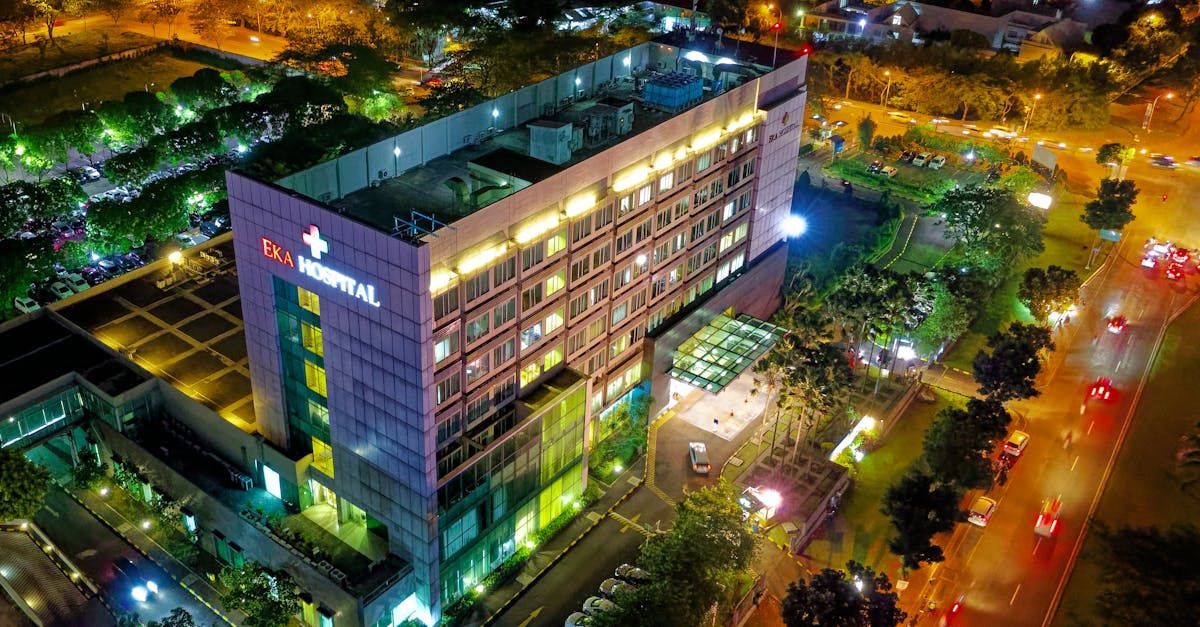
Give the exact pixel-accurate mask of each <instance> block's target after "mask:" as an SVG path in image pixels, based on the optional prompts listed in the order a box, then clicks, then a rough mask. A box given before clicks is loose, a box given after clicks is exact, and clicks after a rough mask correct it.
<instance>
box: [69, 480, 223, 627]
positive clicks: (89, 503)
mask: <svg viewBox="0 0 1200 627" xmlns="http://www.w3.org/2000/svg"><path fill="white" fill-rule="evenodd" d="M63 489H64V490H65V491H66V492H67V493H68V494H69V495H70V496H71V498H73V499H75V500H76V501H78V502H79V503H80V504H81V505H83V507H84V508H85V509H87V510H88V511H89V512H91V513H92V515H93V516H95V517H96V518H97V519H98V520H100V521H101V522H103V523H104V524H105V526H107V527H108V528H110V529H112V530H113V531H115V532H116V533H117V535H119V536H121V537H122V538H124V539H125V541H126V542H128V543H129V544H130V545H132V546H133V547H134V548H135V549H137V550H138V552H139V553H141V554H142V555H144V556H145V557H146V559H148V560H150V561H152V562H154V563H155V564H157V565H158V566H159V568H162V569H163V570H164V571H166V573H167V574H168V575H170V576H171V578H172V579H174V580H175V581H176V582H178V583H179V586H180V587H181V588H183V589H184V590H187V591H188V592H189V593H190V594H191V595H192V596H194V597H196V599H197V600H199V601H200V602H201V603H203V604H204V605H206V606H208V608H209V609H211V610H212V611H213V613H215V614H216V615H217V616H220V617H221V618H222V619H224V620H225V622H227V623H229V624H231V625H237V624H240V623H241V621H242V620H243V619H244V618H245V614H244V613H242V612H241V611H240V610H239V611H237V612H233V613H230V612H227V611H226V610H225V608H224V606H222V605H221V601H220V592H218V591H217V589H216V588H215V587H214V586H213V585H212V584H211V583H209V582H208V580H206V579H204V578H203V577H201V576H200V575H199V574H197V573H196V572H195V571H193V570H192V569H190V568H188V567H187V565H185V564H184V563H183V562H180V561H179V560H178V559H175V556H173V555H171V554H170V553H169V552H168V551H167V550H166V549H165V548H163V547H162V546H161V545H159V544H158V542H156V541H155V540H154V538H151V537H150V536H149V535H147V534H146V533H144V532H143V531H142V530H141V528H140V527H138V525H136V524H135V523H133V522H132V521H130V520H129V519H127V518H125V516H124V515H123V514H121V512H118V511H117V510H115V509H113V508H112V507H111V506H110V505H109V504H108V503H107V502H105V501H104V499H103V498H101V497H100V495H98V494H96V493H95V492H92V491H89V490H73V489H70V488H63Z"/></svg>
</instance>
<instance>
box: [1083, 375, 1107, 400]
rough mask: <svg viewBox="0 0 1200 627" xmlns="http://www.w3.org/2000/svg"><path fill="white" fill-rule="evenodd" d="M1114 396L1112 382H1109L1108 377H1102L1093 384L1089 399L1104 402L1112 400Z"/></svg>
mask: <svg viewBox="0 0 1200 627" xmlns="http://www.w3.org/2000/svg"><path fill="white" fill-rule="evenodd" d="M1112 395H1113V387H1112V381H1111V380H1109V378H1108V377H1100V378H1099V379H1096V382H1095V383H1093V384H1092V387H1091V388H1089V389H1088V397H1089V398H1098V399H1100V400H1102V401H1107V400H1109V399H1111V398H1112Z"/></svg>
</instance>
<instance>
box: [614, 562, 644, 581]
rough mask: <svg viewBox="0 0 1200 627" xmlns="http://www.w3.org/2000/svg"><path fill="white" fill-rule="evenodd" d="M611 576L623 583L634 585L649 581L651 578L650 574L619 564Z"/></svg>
mask: <svg viewBox="0 0 1200 627" xmlns="http://www.w3.org/2000/svg"><path fill="white" fill-rule="evenodd" d="M613 574H614V575H616V576H618V577H620V578H621V579H624V580H625V581H632V582H634V583H638V582H643V581H650V578H651V577H650V573H648V572H646V571H644V570H642V569H640V568H638V567H637V566H634V565H632V564H621V565H620V566H618V567H617V570H616V571H615V572H614V573H613Z"/></svg>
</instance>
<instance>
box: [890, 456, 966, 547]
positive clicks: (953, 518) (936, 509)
mask: <svg viewBox="0 0 1200 627" xmlns="http://www.w3.org/2000/svg"><path fill="white" fill-rule="evenodd" d="M958 500H959V495H958V493H957V492H956V491H955V490H954V489H953V488H952V487H950V486H948V485H945V484H940V483H938V482H937V481H936V480H935V479H934V478H933V477H932V476H930V475H929V474H927V473H925V472H922V471H921V470H919V469H917V468H910V469H909V471H908V472H907V473H905V474H904V476H902V477H901V478H900V480H899V481H897V482H896V483H894V484H892V485H891V486H890V487H889V488H888V489H887V492H885V493H884V495H883V505H882V506H881V507H880V511H882V512H883V513H884V515H886V516H888V517H889V518H891V519H892V526H893V527H894V528H895V531H896V535H895V536H894V537H893V538H892V539H891V540H889V541H888V550H890V551H891V552H892V553H894V554H895V555H897V556H899V557H900V559H901V561H902V563H903V564H904V567H905V568H910V569H913V570H916V569H919V568H920V567H921V563H922V562H930V563H933V562H940V561H942V560H943V559H944V557H943V555H942V548H941V547H940V546H937V545H936V544H934V543H933V536H934V535H936V534H939V533H943V532H946V531H950V530H951V529H953V528H954V523H956V522H958V519H959V518H960V517H961V513H960V512H959V511H958Z"/></svg>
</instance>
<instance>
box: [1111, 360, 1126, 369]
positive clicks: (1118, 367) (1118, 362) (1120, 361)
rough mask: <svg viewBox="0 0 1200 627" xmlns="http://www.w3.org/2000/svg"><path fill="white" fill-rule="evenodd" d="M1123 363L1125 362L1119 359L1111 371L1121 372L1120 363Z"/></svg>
mask: <svg viewBox="0 0 1200 627" xmlns="http://www.w3.org/2000/svg"><path fill="white" fill-rule="evenodd" d="M1124 362H1125V360H1124V359H1119V360H1117V367H1116V368H1114V369H1113V372H1120V371H1121V364H1122V363H1124Z"/></svg>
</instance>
